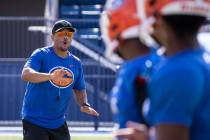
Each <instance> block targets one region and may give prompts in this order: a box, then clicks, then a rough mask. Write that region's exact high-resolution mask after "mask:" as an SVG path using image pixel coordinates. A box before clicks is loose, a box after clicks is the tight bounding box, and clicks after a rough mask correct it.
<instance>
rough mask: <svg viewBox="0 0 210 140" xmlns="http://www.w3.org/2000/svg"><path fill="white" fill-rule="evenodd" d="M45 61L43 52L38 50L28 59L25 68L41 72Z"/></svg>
mask: <svg viewBox="0 0 210 140" xmlns="http://www.w3.org/2000/svg"><path fill="white" fill-rule="evenodd" d="M42 59H43V52H42V50H41V49H36V50H35V51H34V52H33V53H32V54H31V56H30V57H29V58H28V59H27V61H26V63H25V65H24V67H30V68H32V69H34V70H36V71H40V69H41V64H42Z"/></svg>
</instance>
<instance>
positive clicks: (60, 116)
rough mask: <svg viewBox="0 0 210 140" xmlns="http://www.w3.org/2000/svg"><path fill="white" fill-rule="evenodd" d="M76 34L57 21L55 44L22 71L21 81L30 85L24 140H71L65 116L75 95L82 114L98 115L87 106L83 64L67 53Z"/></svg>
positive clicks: (25, 103) (31, 59)
mask: <svg viewBox="0 0 210 140" xmlns="http://www.w3.org/2000/svg"><path fill="white" fill-rule="evenodd" d="M74 32H75V29H74V28H73V27H72V25H71V23H69V22H68V21H65V20H60V21H57V22H56V23H55V24H54V26H53V28H52V35H51V38H52V40H53V42H54V44H53V45H52V46H48V47H44V48H39V49H36V50H35V51H34V52H33V53H32V55H31V56H30V57H29V59H28V60H27V62H26V64H25V66H24V68H23V71H22V79H23V80H24V81H27V82H28V84H27V87H26V93H25V97H24V101H23V108H22V119H23V135H24V140H69V139H70V135H69V131H68V127H67V125H66V121H65V115H64V114H65V112H66V110H67V106H68V104H69V98H70V95H71V94H72V92H74V93H75V96H76V101H77V103H78V104H79V105H80V106H81V108H80V110H81V112H84V113H87V114H90V115H94V116H98V115H99V114H98V113H97V112H96V111H95V110H94V109H93V108H91V107H90V105H89V104H88V101H87V95H86V90H85V80H84V76H83V69H82V65H81V62H80V60H79V58H77V57H76V56H74V55H73V54H71V53H70V52H69V51H68V49H69V46H70V43H71V41H72V38H73V35H74Z"/></svg>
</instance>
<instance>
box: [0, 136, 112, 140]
mask: <svg viewBox="0 0 210 140" xmlns="http://www.w3.org/2000/svg"><path fill="white" fill-rule="evenodd" d="M22 139H23V138H22V137H21V136H0V140H22ZM71 140H112V138H111V136H110V135H101V136H98V135H97V136H72V137H71Z"/></svg>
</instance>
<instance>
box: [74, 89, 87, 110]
mask: <svg viewBox="0 0 210 140" xmlns="http://www.w3.org/2000/svg"><path fill="white" fill-rule="evenodd" d="M74 93H75V98H76V101H77V103H78V104H79V105H80V106H83V105H85V104H86V103H88V102H87V94H86V91H85V90H82V91H79V90H74Z"/></svg>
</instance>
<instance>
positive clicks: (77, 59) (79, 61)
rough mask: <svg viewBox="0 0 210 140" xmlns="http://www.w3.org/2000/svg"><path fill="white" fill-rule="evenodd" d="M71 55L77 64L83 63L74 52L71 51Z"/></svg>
mask: <svg viewBox="0 0 210 140" xmlns="http://www.w3.org/2000/svg"><path fill="white" fill-rule="evenodd" d="M69 56H70V58H71V59H72V61H74V62H75V63H77V64H80V63H81V60H80V59H79V57H77V56H75V55H74V54H72V53H69Z"/></svg>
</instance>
